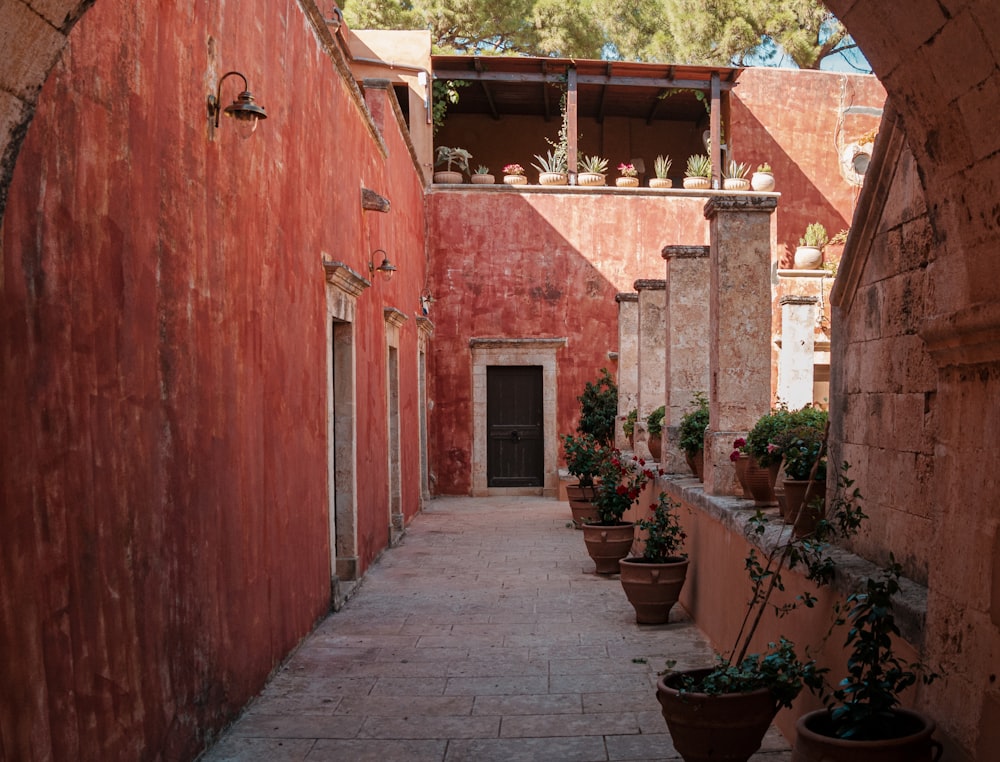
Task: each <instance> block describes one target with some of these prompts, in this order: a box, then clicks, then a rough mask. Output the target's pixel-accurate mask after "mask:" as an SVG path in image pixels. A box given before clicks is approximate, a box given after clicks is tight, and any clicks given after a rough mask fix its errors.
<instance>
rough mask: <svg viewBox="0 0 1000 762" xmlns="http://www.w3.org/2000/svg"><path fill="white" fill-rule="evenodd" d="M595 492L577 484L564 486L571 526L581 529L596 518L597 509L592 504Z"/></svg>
mask: <svg viewBox="0 0 1000 762" xmlns="http://www.w3.org/2000/svg"><path fill="white" fill-rule="evenodd" d="M594 495H595V491H594V488H593V487H582V486H580V485H579V484H569V485H567V486H566V497H567V498H568V499H569V510H570V513H571V514H572V515H573V526H574V527H575V528H577V529H581V528H583V525H584V524H586V523H587V522H588V521H593V520H594V519H595V518H597V507H596V506H595V505H594V504H593V500H594Z"/></svg>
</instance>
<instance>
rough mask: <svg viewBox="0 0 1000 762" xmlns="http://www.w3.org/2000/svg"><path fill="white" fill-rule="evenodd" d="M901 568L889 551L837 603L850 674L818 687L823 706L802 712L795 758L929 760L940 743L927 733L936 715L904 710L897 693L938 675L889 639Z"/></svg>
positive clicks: (894, 633)
mask: <svg viewBox="0 0 1000 762" xmlns="http://www.w3.org/2000/svg"><path fill="white" fill-rule="evenodd" d="M901 576H902V567H901V566H900V565H899V564H898V563H896V559H895V558H894V557H893V556H892V555H891V554H890V556H889V564H888V566H887V567H886V568H885V569H883V570H882V573H881V575H880V576H878V577H869V578H868V579H866V580H865V583H864V586H863V588H862V589H860V590H859V591H857V592H855V593H853V594H852V595H851V596H849V597H848V598H847V601H846V602H845V604H844V605H843V606H840V605H838V606H837V607H836V608H835V612H836V615H837V616H836V619H835V621H834V625H833V628H831V633H832V632H833V630H834V629H835V628H837V627H840V626H842V625H845V624H846V625H848V631H847V638H846V641H845V643H844V645H845V647H846V648H848V649H849V655H848V657H847V674H846V676H845V677H844V678H843V679H841V680H840V681H839V682H837V684H836V687H831V686H829V685H827V684H826V681H824V682H823V686H822V688H821V689H820V690H818V691H816V692H818V693H821V695H822V698H823V703H824V705H825V706H826V708H825V709H821V710H818V711H815V712H810V713H808V714H805V715H803V716H802V717H800V718H799V721H798V724H797V727H796V731H797V735H796V741H795V751H794V753H793V757H792V759H793V760H796V762H813V761H815V762H820V760H828V761H829V762H838V761H839V760H845V761H850V760H854V759H857V758H858V757H856V756H855V755H858V754H861V753H862V752H864V753H865V754H866V756H864V759H866V760H867V759H873V758H875V757H874V756H870V755H873V754H877V755H878V758H879V759H891V760H897V759H906V760H930V759H931V758H932V753H933V752H935V751H936V754H937V756H934V757H933V758H934V759H939V758H940V754H941V745H940V744H939V743H937V742H936V741H934V740H933V739H932V738H931V736H932V734H933V732H934V722H933V721H932V720H931V719H930V718H929V717H926V716H925V715H923V714H922V713H920V712H915V711H912V710H907V709H902V708H901V707H900V694H901V693H903V692H904V691H905V690H907V689H908V688H910V687H911V686H913V685H915V684H916V683H917V682H918V681H921V682H923V683H924V684H925V685H929V684H930V683H931V682H933V681H934V680H935V679H937V678H938V677H939V675H938V674H937V673H935V672H933V671H932V670H930V669H929V668H928V667H927V665H925V664H923V663H922V662H914V663H909V664H908V663H905V662H904V661H902V660H901V659H900V657H899V656H898V655H897V653H896V651H895V647H894V643H893V640H894V638H898V637H899V636H900V631H899V627H898V626H897V625H896V617H895V613H894V610H893V605H894V600H895V598H896V596H897V595H898V594H899V592H900V577H901Z"/></svg>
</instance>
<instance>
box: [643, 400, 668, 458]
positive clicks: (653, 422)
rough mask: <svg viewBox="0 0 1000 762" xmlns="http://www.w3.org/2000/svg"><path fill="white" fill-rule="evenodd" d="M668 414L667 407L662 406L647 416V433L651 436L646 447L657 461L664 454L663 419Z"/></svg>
mask: <svg viewBox="0 0 1000 762" xmlns="http://www.w3.org/2000/svg"><path fill="white" fill-rule="evenodd" d="M666 413H667V409H666V407H664V406H663V405H660V406H659V407H658V408H656V410H654V411H653V412H652V413H650V414H649V415H648V416H646V433H647V434H648V435H649V438H648V439H647V440H646V446H647V447H648V448H649V454H650V455H652V456H653V459H654V460H657V461H658V460H659V459H660V456H661V455H662V454H663V438H662V437H663V417H664V416H665V415H666Z"/></svg>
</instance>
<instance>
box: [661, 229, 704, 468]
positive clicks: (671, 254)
mask: <svg viewBox="0 0 1000 762" xmlns="http://www.w3.org/2000/svg"><path fill="white" fill-rule="evenodd" d="M663 258H664V259H665V260H666V263H667V281H666V282H667V288H666V299H665V302H664V304H665V307H664V315H665V317H664V321H663V322H664V331H665V333H666V350H665V353H664V354H665V356H664V370H665V389H666V401H665V404H666V406H667V414H666V415H665V416H664V419H663V457H662V458H660V466H661V467H662V468H663V469H664V470H666V471H668V472H670V473H675V474H686V473H688V467H687V461H686V460H685V459H684V453H683V452H681V449H680V447H678V446H677V440H678V435H677V429H678V427H679V426H680V422H681V416H683V415H684V413H686V412H687V411H688V410H689V409H690V407H691V400H692V399H693V398H694V395H695V392H704V393H705V394H708V379H709V374H708V338H709V335H708V326H709V315H708V284H709V272H708V263H709V247H708V246H666V247H664V249H663Z"/></svg>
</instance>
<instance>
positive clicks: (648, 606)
mask: <svg viewBox="0 0 1000 762" xmlns="http://www.w3.org/2000/svg"><path fill="white" fill-rule="evenodd" d="M680 507H681V506H680V503H675V502H672V501H671V500H670V498H669V497H667V494H666V493H665V492H661V493H660V496H659V497H658V498H657V499H656V502H655V503H652V504H651V505H650V506H649V510H650V511H651V512H652V515H651V516H650V517H649V518H645V519H640V520H639V521H638V522H637V524H636V526H638V527H639V529H640V531H642V532H643V533H644V534H645V538H644V540H643V551H642V555H641V556H630V557H628V558H623V559H622V560H621V561H619V562H618V564H619V569H620V570H621V578H620V579H621V583H622V589H624V590H625V596H626V597H627V598H628V601H629V603H631V604H632V608H634V609H635V621H636V623H638V624H666V622H667V620H668V619H669V618H670V609H672V608H673V607H674V604H675V603H677V599H678V598H679V597H680V594H681V588H682V587H683V586H684V580H685V579H686V578H687V568H688V559H687V554H686V553H682V552H681V549H682V548H683V547H684V540H685V539H686V538H687V535H686V534H685V533H684V529H683V527H681V523H680V521H679V520H678V518H677V509H679V508H680Z"/></svg>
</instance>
